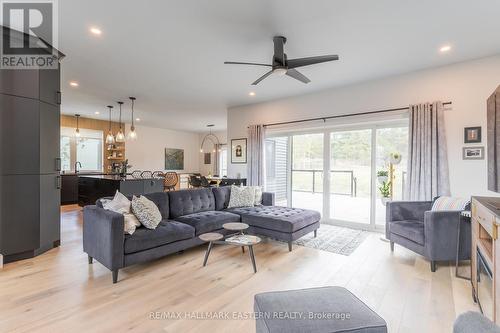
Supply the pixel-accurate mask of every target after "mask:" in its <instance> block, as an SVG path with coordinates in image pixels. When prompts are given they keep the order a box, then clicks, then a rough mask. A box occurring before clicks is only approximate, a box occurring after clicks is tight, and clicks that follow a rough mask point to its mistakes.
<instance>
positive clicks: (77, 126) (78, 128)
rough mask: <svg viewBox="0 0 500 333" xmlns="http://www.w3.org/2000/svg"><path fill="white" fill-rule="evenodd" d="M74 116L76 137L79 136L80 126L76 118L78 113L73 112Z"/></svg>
mask: <svg viewBox="0 0 500 333" xmlns="http://www.w3.org/2000/svg"><path fill="white" fill-rule="evenodd" d="M75 117H76V129H75V136H76V137H77V138H79V137H80V126H79V123H78V119H79V118H80V115H79V114H75Z"/></svg>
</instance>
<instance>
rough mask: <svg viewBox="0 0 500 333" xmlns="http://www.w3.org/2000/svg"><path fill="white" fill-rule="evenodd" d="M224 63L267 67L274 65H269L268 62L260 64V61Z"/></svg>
mask: <svg viewBox="0 0 500 333" xmlns="http://www.w3.org/2000/svg"><path fill="white" fill-rule="evenodd" d="M224 64H226V65H252V66H267V67H273V66H272V65H268V64H259V63H256V62H238V61H224Z"/></svg>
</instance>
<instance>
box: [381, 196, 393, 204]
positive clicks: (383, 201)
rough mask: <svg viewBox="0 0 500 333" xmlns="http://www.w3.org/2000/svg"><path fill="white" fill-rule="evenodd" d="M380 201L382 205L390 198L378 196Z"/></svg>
mask: <svg viewBox="0 0 500 333" xmlns="http://www.w3.org/2000/svg"><path fill="white" fill-rule="evenodd" d="M380 201H381V202H382V205H384V206H385V205H387V203H388V202H389V201H391V198H389V197H382V198H380Z"/></svg>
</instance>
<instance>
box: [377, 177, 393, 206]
mask: <svg viewBox="0 0 500 333" xmlns="http://www.w3.org/2000/svg"><path fill="white" fill-rule="evenodd" d="M378 190H379V191H380V195H381V196H382V197H381V198H380V199H381V201H382V205H384V206H385V205H386V204H387V202H388V201H390V200H391V182H383V183H382V185H380V186H379V188H378Z"/></svg>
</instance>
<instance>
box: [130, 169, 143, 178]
mask: <svg viewBox="0 0 500 333" xmlns="http://www.w3.org/2000/svg"><path fill="white" fill-rule="evenodd" d="M141 173H142V171H141V170H134V171H132V177H134V178H141Z"/></svg>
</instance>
